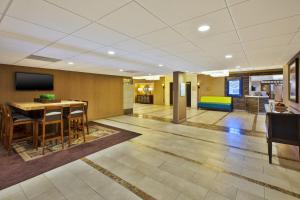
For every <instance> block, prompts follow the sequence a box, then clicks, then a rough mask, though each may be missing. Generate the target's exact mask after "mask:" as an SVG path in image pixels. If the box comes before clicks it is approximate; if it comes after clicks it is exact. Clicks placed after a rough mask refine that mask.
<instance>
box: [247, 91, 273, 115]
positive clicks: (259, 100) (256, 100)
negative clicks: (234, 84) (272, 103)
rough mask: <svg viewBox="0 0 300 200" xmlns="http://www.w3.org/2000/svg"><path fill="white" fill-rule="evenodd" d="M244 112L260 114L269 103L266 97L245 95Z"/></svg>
mask: <svg viewBox="0 0 300 200" xmlns="http://www.w3.org/2000/svg"><path fill="white" fill-rule="evenodd" d="M245 99H246V110H247V111H248V112H250V113H260V112H266V111H265V104H268V103H269V97H268V96H251V95H245Z"/></svg>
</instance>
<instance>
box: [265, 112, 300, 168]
mask: <svg viewBox="0 0 300 200" xmlns="http://www.w3.org/2000/svg"><path fill="white" fill-rule="evenodd" d="M266 127H267V142H268V154H269V163H270V164H271V163H272V142H276V143H282V144H289V145H295V146H298V147H299V156H300V114H293V113H274V112H267V117H266Z"/></svg>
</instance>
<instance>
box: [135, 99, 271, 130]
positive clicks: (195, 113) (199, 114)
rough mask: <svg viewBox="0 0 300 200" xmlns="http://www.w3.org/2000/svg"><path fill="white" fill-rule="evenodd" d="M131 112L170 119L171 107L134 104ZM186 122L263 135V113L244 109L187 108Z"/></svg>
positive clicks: (171, 115)
mask: <svg viewBox="0 0 300 200" xmlns="http://www.w3.org/2000/svg"><path fill="white" fill-rule="evenodd" d="M133 112H134V113H135V115H136V116H138V115H139V116H147V117H150V118H151V117H153V118H160V119H165V120H172V118H173V107H172V106H162V105H147V104H135V105H134V109H133ZM186 114H187V122H191V123H190V124H200V125H201V124H203V125H205V126H207V125H212V126H215V127H220V130H222V128H229V129H231V131H234V130H235V129H236V132H238V131H239V130H244V131H246V132H255V133H258V134H261V135H262V136H264V132H265V130H266V129H265V114H252V113H248V112H246V111H234V112H222V111H213V110H200V109H199V110H198V109H195V108H187V113H186Z"/></svg>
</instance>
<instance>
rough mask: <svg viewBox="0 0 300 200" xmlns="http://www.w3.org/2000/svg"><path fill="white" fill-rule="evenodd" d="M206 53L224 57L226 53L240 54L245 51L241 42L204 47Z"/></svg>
mask: <svg viewBox="0 0 300 200" xmlns="http://www.w3.org/2000/svg"><path fill="white" fill-rule="evenodd" d="M204 51H205V53H206V54H208V55H211V56H214V57H219V58H222V59H223V58H224V56H225V55H226V54H232V55H236V54H240V53H241V52H242V51H243V47H242V45H241V43H237V44H229V45H214V46H208V47H207V48H205V49H204Z"/></svg>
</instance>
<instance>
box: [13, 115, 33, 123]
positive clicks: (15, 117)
mask: <svg viewBox="0 0 300 200" xmlns="http://www.w3.org/2000/svg"><path fill="white" fill-rule="evenodd" d="M13 121H14V122H24V121H32V119H31V118H30V117H27V116H25V115H21V114H17V115H13Z"/></svg>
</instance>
